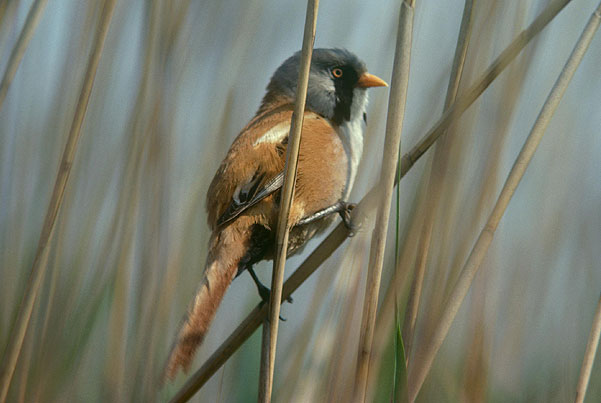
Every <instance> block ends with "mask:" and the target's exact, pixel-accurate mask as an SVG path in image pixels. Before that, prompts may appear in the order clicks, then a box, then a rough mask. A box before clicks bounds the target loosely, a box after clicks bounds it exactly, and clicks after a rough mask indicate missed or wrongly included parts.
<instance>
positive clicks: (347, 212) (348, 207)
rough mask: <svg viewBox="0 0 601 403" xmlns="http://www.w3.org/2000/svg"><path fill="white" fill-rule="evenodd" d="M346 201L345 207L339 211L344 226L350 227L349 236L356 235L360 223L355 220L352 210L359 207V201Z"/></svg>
mask: <svg viewBox="0 0 601 403" xmlns="http://www.w3.org/2000/svg"><path fill="white" fill-rule="evenodd" d="M343 203H344V206H343V207H344V208H343V209H342V210H340V211H339V212H338V214H340V218H342V222H343V223H344V226H345V227H346V228H347V229H348V231H349V234H348V236H349V237H354V236H355V234H357V231H359V229H360V225H358V224H356V223H354V222H353V220H352V217H351V212H352V211H353V209H354V208H355V207H357V203H346V202H343Z"/></svg>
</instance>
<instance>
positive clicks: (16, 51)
mask: <svg viewBox="0 0 601 403" xmlns="http://www.w3.org/2000/svg"><path fill="white" fill-rule="evenodd" d="M47 2H48V0H36V1H35V3H33V4H32V6H31V8H30V9H29V13H28V14H27V19H26V20H25V25H23V29H22V30H21V33H20V34H19V39H17V43H15V47H14V48H13V50H12V52H11V54H10V59H9V60H8V65H7V66H6V71H5V72H4V76H3V77H2V82H1V83H0V109H2V104H3V102H4V99H5V98H6V94H7V93H8V87H10V84H11V83H12V81H13V78H15V74H16V73H17V69H18V68H19V64H20V63H21V60H22V59H23V55H24V54H25V50H26V49H27V45H28V44H29V41H30V40H31V37H32V36H33V34H34V32H35V29H36V27H37V26H38V22H40V17H41V16H42V11H44V7H46V3H47Z"/></svg>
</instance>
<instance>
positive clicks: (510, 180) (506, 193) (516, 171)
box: [409, 4, 601, 402]
mask: <svg viewBox="0 0 601 403" xmlns="http://www.w3.org/2000/svg"><path fill="white" fill-rule="evenodd" d="M600 23H601V4H599V6H598V8H597V9H596V10H595V12H594V13H593V14H592V15H591V18H590V19H589V21H588V23H587V25H586V27H585V29H584V31H583V32H582V34H581V36H580V38H579V39H578V42H577V43H576V45H575V46H574V49H573V51H572V53H571V55H570V57H569V59H568V61H567V62H566V64H565V66H564V68H563V70H562V71H561V74H560V75H559V77H558V78H557V81H556V82H555V84H554V86H553V88H552V89H551V92H550V93H549V96H548V97H547V100H546V101H545V104H544V105H543V107H542V109H541V112H540V114H539V115H538V117H537V119H536V122H535V123H534V126H533V128H532V130H531V132H530V134H529V135H528V138H527V139H526V142H525V143H524V146H523V147H522V150H521V151H520V154H519V155H518V157H517V159H516V161H515V163H514V165H513V167H512V168H511V171H510V173H509V175H508V177H507V180H506V181H505V184H504V185H503V189H502V190H501V193H500V195H499V197H498V199H497V202H496V204H495V206H494V208H493V211H492V212H491V214H490V216H489V218H488V221H487V223H486V225H485V226H484V228H483V229H482V231H481V232H480V235H479V237H478V240H477V241H476V244H475V245H474V247H473V248H472V251H471V253H470V255H469V257H468V259H467V261H466V262H465V265H464V266H463V269H462V270H461V274H460V276H459V279H458V280H457V283H456V284H455V286H454V288H453V291H452V293H451V295H450V296H449V298H448V299H447V303H446V304H445V305H444V306H445V307H444V311H443V313H442V315H441V318H440V321H439V324H438V325H437V327H436V329H435V330H434V333H433V334H432V336H431V341H430V343H429V345H428V346H426V347H424V348H422V349H420V351H418V352H416V356H415V360H413V361H412V365H411V367H410V372H409V400H410V401H411V402H413V401H414V400H415V398H416V397H417V394H418V393H419V390H420V388H421V386H422V384H423V382H424V380H425V378H426V376H427V374H428V371H429V369H430V367H431V366H432V362H433V361H434V357H435V356H436V353H437V352H438V350H439V348H440V346H441V345H442V342H443V341H444V339H445V337H446V335H447V333H448V331H449V328H450V327H451V324H452V323H453V320H454V319H455V315H456V314H457V311H458V310H459V307H460V306H461V303H462V301H463V299H464V297H465V295H466V294H467V292H468V290H469V287H470V285H471V282H472V280H473V278H474V276H475V275H476V273H477V271H478V269H479V268H480V265H481V264H482V261H483V260H484V257H485V256H486V252H487V250H488V247H489V246H490V244H491V242H492V239H493V236H494V233H495V230H496V229H497V226H498V224H499V221H500V220H501V218H502V217H503V214H504V213H505V210H506V209H507V206H508V204H509V201H510V200H511V198H512V196H513V194H514V192H515V189H516V188H517V186H518V184H519V182H520V180H521V179H522V177H523V176H524V173H525V171H526V168H527V167H528V164H529V163H530V160H531V159H532V156H533V155H534V152H535V151H536V148H537V147H538V144H539V143H540V141H541V139H542V136H543V134H544V132H545V129H546V128H547V126H548V124H549V122H550V120H551V118H552V116H553V114H554V112H555V110H556V109H557V106H558V105H559V102H560V101H561V98H562V96H563V94H564V92H565V90H566V88H567V86H568V84H569V82H570V80H571V78H572V77H573V75H574V73H575V71H576V69H577V67H578V65H579V64H580V62H581V60H582V58H583V56H584V54H585V53H586V50H587V48H588V46H589V45H590V43H591V41H592V39H593V36H594V34H595V32H596V31H597V29H598V28H599V24H600Z"/></svg>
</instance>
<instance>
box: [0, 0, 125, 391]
mask: <svg viewBox="0 0 601 403" xmlns="http://www.w3.org/2000/svg"><path fill="white" fill-rule="evenodd" d="M115 3H116V0H106V1H105V3H104V8H103V11H102V16H101V17H100V23H99V25H98V28H97V31H96V35H95V38H94V44H93V48H92V51H91V53H90V58H89V60H88V65H87V68H86V75H85V78H84V80H83V84H82V88H81V92H80V94H79V99H78V102H77V107H76V109H75V116H74V117H73V122H72V125H71V129H70V131H69V136H68V138H67V143H66V145H65V149H64V151H63V155H62V158H61V163H60V166H59V171H58V174H57V177H56V182H55V184H54V190H53V192H52V196H51V198H50V204H49V206H48V210H47V212H46V218H45V219H44V225H43V227H42V233H41V235H40V238H39V241H38V247H37V250H36V255H35V259H34V262H33V266H32V268H31V274H30V277H29V280H28V283H27V287H26V289H25V294H24V296H23V300H22V301H21V305H20V306H19V312H18V314H17V319H16V323H15V324H14V326H13V328H12V331H11V335H10V337H9V344H8V346H7V349H6V352H5V355H4V359H3V362H4V364H3V366H2V371H1V372H0V373H1V377H0V402H4V401H5V400H6V396H7V394H8V389H9V387H10V382H11V379H12V375H13V373H14V370H15V366H16V365H17V361H18V358H19V354H20V352H21V348H22V346H23V340H24V338H25V333H26V332H27V328H28V325H29V321H30V319H31V312H32V310H33V305H34V303H35V301H36V297H37V295H38V292H39V290H40V285H41V282H42V278H43V277H44V273H45V271H46V267H47V265H46V264H47V261H48V252H49V244H50V240H51V238H52V233H53V229H54V224H55V222H56V217H57V215H58V212H59V209H60V207H61V204H62V201H63V197H64V194H65V188H66V186H67V181H68V179H69V174H70V173H71V167H72V165H73V159H74V156H75V151H76V150H77V143H78V140H79V137H80V134H81V126H82V124H83V119H84V117H85V115H86V111H87V106H88V101H89V99H90V94H91V92H92V86H93V84H94V78H95V76H96V70H97V69H98V64H99V62H100V56H101V55H102V50H103V48H104V42H105V40H106V36H107V33H108V28H109V25H110V22H111V17H112V15H113V11H114V9H115Z"/></svg>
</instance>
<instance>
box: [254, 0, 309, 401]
mask: <svg viewBox="0 0 601 403" xmlns="http://www.w3.org/2000/svg"><path fill="white" fill-rule="evenodd" d="M318 7H319V0H309V1H308V2H307V14H306V16H305V32H304V34H303V47H302V50H301V60H300V69H299V73H298V84H297V90H296V100H295V102H294V112H293V113H292V122H291V123H290V134H289V137H288V138H289V141H288V147H287V149H286V165H285V167H284V183H283V184H282V191H281V203H280V211H279V215H278V228H277V232H276V254H275V258H274V260H273V273H272V277H271V296H270V299H269V319H268V320H269V333H266V332H265V331H264V332H263V341H262V346H261V350H262V353H261V371H260V375H259V401H260V402H270V401H271V392H272V389H273V369H274V366H275V353H276V345H277V337H278V325H279V317H280V305H281V299H282V285H283V283H284V266H285V265H286V255H287V251H288V231H289V229H290V224H289V214H290V207H291V206H292V200H293V199H294V185H295V184H296V169H297V165H298V152H299V150H300V140H301V131H302V127H303V118H304V113H305V101H306V98H307V88H308V86H309V70H310V68H311V56H312V54H313V43H314V42H315V26H316V24H317V9H318ZM263 326H265V324H264V325H263ZM266 349H268V353H265V350H266Z"/></svg>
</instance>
